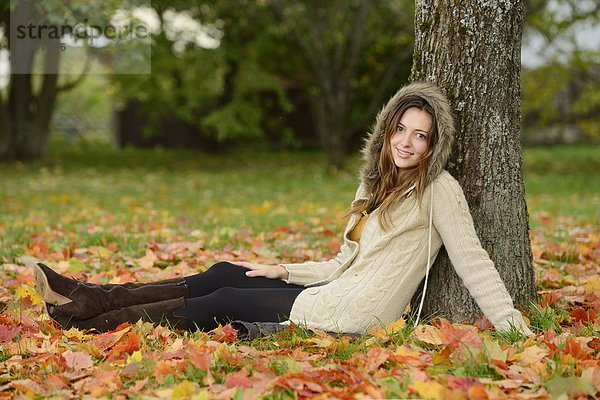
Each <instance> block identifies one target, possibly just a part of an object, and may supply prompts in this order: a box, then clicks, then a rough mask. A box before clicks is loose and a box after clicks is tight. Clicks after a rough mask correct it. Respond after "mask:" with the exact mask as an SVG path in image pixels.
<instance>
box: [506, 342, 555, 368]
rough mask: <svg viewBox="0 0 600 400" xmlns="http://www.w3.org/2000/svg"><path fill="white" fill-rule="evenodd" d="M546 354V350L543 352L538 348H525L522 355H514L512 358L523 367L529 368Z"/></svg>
mask: <svg viewBox="0 0 600 400" xmlns="http://www.w3.org/2000/svg"><path fill="white" fill-rule="evenodd" d="M547 354H548V350H544V349H542V348H541V347H539V346H530V347H526V348H525V350H523V352H522V353H518V354H515V355H514V358H515V359H516V360H517V361H518V362H519V364H521V365H523V366H526V367H527V366H531V365H532V364H535V363H537V362H539V361H541V360H542V359H543V358H544V357H546V355H547Z"/></svg>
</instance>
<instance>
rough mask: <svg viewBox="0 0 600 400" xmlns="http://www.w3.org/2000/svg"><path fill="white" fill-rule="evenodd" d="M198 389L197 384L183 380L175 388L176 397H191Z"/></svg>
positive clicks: (174, 396)
mask: <svg viewBox="0 0 600 400" xmlns="http://www.w3.org/2000/svg"><path fill="white" fill-rule="evenodd" d="M195 391H196V385H194V384H193V383H192V382H190V381H187V380H186V381H183V382H181V383H180V384H179V385H177V386H175V389H173V398H174V399H189V398H190V396H191V395H192V394H193V393H194V392H195Z"/></svg>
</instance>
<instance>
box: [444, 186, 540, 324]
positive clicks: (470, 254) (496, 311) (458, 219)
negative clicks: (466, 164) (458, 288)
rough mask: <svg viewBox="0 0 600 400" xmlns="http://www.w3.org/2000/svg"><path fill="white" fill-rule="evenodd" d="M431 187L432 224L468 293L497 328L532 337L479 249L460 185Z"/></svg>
mask: <svg viewBox="0 0 600 400" xmlns="http://www.w3.org/2000/svg"><path fill="white" fill-rule="evenodd" d="M433 185H434V186H433V187H434V193H433V223H434V225H435V228H436V230H437V231H438V232H439V234H440V236H441V238H442V242H443V243H444V246H445V247H446V251H447V252H448V256H449V257H450V261H451V262H452V265H453V266H454V269H455V270H456V272H457V273H458V275H459V276H460V278H461V279H462V281H463V283H464V285H465V286H466V287H467V289H468V290H469V293H470V294H471V296H473V298H474V299H475V301H476V302H477V304H478V305H479V307H480V308H481V310H482V311H483V313H484V314H485V316H486V317H487V318H488V319H489V320H490V321H491V322H492V324H493V325H494V326H495V327H496V329H498V330H507V329H509V328H510V326H511V324H513V325H515V326H516V327H517V328H519V329H520V330H521V331H522V332H523V333H525V334H527V335H530V334H532V332H531V331H530V330H529V328H528V327H527V325H526V324H525V321H524V320H523V316H522V315H521V313H520V312H519V311H518V310H516V309H515V308H514V305H513V301H512V299H511V297H510V295H509V293H508V291H507V290H506V286H505V285H504V282H503V281H502V279H501V277H500V275H499V274H498V271H497V270H496V268H495V267H494V263H493V262H492V260H491V259H490V258H489V255H488V254H487V252H486V251H485V250H484V249H483V247H481V243H480V241H479V238H478V237H477V234H476V232H475V227H474V225H473V219H472V217H471V214H470V212H469V208H468V205H467V201H466V199H465V196H464V193H463V191H462V189H461V187H460V185H459V183H458V182H457V181H456V180H455V179H454V178H450V179H438V180H436V181H435V182H434V184H433Z"/></svg>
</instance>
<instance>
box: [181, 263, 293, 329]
mask: <svg viewBox="0 0 600 400" xmlns="http://www.w3.org/2000/svg"><path fill="white" fill-rule="evenodd" d="M246 271H248V269H247V268H244V267H241V266H239V265H234V264H231V263H228V262H220V263H217V264H214V265H213V266H212V267H210V268H209V269H208V270H207V271H206V272H203V273H200V274H196V275H192V276H188V277H186V278H185V281H186V283H187V285H188V289H189V292H190V297H189V298H187V299H186V300H185V308H184V309H183V310H179V311H177V312H176V313H175V314H176V315H177V316H182V317H185V318H187V320H188V326H189V329H190V330H195V329H200V330H203V331H208V330H211V329H214V328H216V327H217V325H218V324H225V323H227V322H230V321H233V320H241V321H250V322H281V321H284V320H286V319H287V318H288V317H289V315H290V311H291V310H292V305H293V304H294V300H296V297H297V296H298V295H299V294H300V292H301V291H302V290H304V287H303V286H298V285H293V284H289V283H285V282H283V281H281V280H279V279H268V278H263V277H254V278H250V277H247V276H246Z"/></svg>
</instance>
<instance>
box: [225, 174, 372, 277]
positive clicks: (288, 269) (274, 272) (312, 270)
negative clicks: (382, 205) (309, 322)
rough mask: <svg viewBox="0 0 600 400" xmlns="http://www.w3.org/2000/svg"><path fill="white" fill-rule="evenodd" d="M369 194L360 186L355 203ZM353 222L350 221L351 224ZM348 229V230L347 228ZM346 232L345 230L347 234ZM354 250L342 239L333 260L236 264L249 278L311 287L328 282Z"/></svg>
mask: <svg viewBox="0 0 600 400" xmlns="http://www.w3.org/2000/svg"><path fill="white" fill-rule="evenodd" d="M366 196H367V193H366V191H365V189H364V187H363V186H362V185H359V187H358V189H357V190H356V194H355V196H354V201H356V200H358V199H360V198H364V197H366ZM351 222H352V221H351V220H350V221H348V224H350V223H351ZM346 229H347V228H346ZM345 231H346V230H344V232H345ZM352 254H353V249H351V248H350V245H348V243H346V240H344V238H343V237H342V245H341V247H340V251H339V252H338V254H337V255H336V256H335V257H334V258H332V259H331V260H325V261H306V262H302V263H283V264H279V265H264V264H254V263H248V262H236V263H235V264H238V265H241V266H243V267H246V268H249V269H251V270H252V271H248V272H247V273H246V275H248V276H264V277H266V278H272V279H282V280H284V281H286V282H287V283H293V284H296V285H303V286H306V285H310V284H312V283H315V282H319V281H323V280H326V279H327V278H328V277H329V276H331V275H332V274H333V273H334V272H335V271H337V270H338V269H339V268H340V267H341V266H342V265H343V264H344V263H345V262H346V261H347V260H348V259H350V258H351V257H352Z"/></svg>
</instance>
